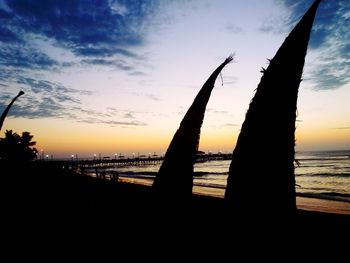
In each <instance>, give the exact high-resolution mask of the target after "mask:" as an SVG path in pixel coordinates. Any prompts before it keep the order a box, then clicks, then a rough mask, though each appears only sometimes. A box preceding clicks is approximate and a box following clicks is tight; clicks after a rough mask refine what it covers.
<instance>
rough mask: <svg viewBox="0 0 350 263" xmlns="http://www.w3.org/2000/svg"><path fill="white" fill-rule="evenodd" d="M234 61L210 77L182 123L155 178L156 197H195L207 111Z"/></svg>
mask: <svg viewBox="0 0 350 263" xmlns="http://www.w3.org/2000/svg"><path fill="white" fill-rule="evenodd" d="M232 60H233V55H231V56H229V57H228V58H226V60H225V61H224V62H223V63H222V64H221V65H220V66H219V67H218V68H217V69H216V70H215V71H214V72H213V73H212V74H211V75H210V77H209V78H208V80H207V81H206V82H205V83H204V85H203V87H202V88H201V90H200V91H199V93H198V94H197V96H196V98H195V99H194V101H193V103H192V105H191V107H190V108H189V109H188V111H187V113H186V114H185V116H184V118H183V119H182V121H181V123H180V127H179V128H178V130H177V131H176V133H175V135H174V137H173V139H172V141H171V143H170V145H169V147H168V149H167V151H166V153H165V156H164V160H163V163H162V165H161V167H160V169H159V171H158V173H157V175H156V177H155V180H154V183H153V188H154V190H155V191H156V193H158V194H162V195H166V196H167V197H170V198H174V199H177V198H185V199H188V198H190V197H191V196H192V184H193V164H194V162H195V159H196V155H197V151H198V144H199V138H200V129H201V126H202V122H203V118H204V114H205V109H206V106H207V103H208V101H209V97H210V94H211V91H212V90H213V88H214V84H215V80H216V78H217V76H218V75H219V73H220V72H221V70H222V69H223V68H224V67H225V66H226V65H227V64H228V63H230V62H231V61H232Z"/></svg>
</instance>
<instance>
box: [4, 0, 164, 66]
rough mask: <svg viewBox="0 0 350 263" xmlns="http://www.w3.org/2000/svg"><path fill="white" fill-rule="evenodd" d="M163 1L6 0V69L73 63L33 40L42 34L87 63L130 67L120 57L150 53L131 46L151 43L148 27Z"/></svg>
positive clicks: (54, 45) (41, 36)
mask: <svg viewBox="0 0 350 263" xmlns="http://www.w3.org/2000/svg"><path fill="white" fill-rule="evenodd" d="M158 7H159V0H135V1H127V0H120V1H116V0H101V1H85V0H76V1H61V0H52V1H46V0H27V1H25V2H23V1H21V0H11V1H10V0H2V1H0V41H1V46H0V58H1V59H0V69H1V67H3V66H4V65H6V66H7V67H8V66H12V67H17V68H25V69H41V70H43V69H46V70H49V69H51V68H52V67H54V66H60V67H64V66H70V65H71V64H69V63H68V64H67V61H61V59H60V57H59V56H58V57H57V56H56V58H53V57H50V54H49V51H50V47H49V48H48V50H44V49H43V48H42V47H41V46H40V45H34V44H33V38H34V39H35V38H41V39H44V42H46V43H45V45H47V46H50V45H51V49H53V48H60V49H63V50H67V51H69V52H71V54H73V55H74V56H75V58H76V59H77V60H82V62H83V63H91V64H95V65H96V64H99V63H100V64H99V65H101V66H111V65H112V66H116V67H118V69H121V70H125V71H130V67H129V66H126V65H125V63H122V62H120V58H121V57H123V58H127V59H131V60H136V61H138V60H144V59H145V58H144V57H143V56H140V55H138V54H136V53H135V52H134V51H131V49H133V48H134V47H137V46H141V45H143V44H144V43H145V40H144V39H145V28H146V27H147V25H148V24H149V23H148V21H149V20H150V19H152V17H153V14H154V13H155V12H157V10H158ZM113 60H114V61H113ZM118 61H119V62H118ZM134 72H140V71H137V70H134Z"/></svg>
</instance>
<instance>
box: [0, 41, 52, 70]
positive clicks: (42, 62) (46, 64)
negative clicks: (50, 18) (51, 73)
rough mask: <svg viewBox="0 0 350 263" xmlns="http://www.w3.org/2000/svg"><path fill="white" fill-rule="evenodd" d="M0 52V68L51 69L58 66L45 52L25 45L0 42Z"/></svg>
mask: <svg viewBox="0 0 350 263" xmlns="http://www.w3.org/2000/svg"><path fill="white" fill-rule="evenodd" d="M0 53H1V56H0V69H1V68H2V67H12V68H19V69H52V68H54V67H56V66H58V63H57V62H56V61H55V60H53V59H51V58H50V57H49V56H47V55H46V54H44V53H42V52H39V51H37V50H35V49H33V48H31V47H27V46H25V45H20V44H19V45H4V44H0Z"/></svg>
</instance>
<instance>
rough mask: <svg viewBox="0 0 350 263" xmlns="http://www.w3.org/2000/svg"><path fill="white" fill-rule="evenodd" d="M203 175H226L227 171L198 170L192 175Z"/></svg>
mask: <svg viewBox="0 0 350 263" xmlns="http://www.w3.org/2000/svg"><path fill="white" fill-rule="evenodd" d="M205 175H228V172H212V171H210V172H202V171H199V172H194V176H198V177H200V176H205Z"/></svg>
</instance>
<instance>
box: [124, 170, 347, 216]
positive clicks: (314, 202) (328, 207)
mask: <svg viewBox="0 0 350 263" xmlns="http://www.w3.org/2000/svg"><path fill="white" fill-rule="evenodd" d="M119 180H120V182H124V183H130V184H139V185H146V186H150V185H151V184H152V179H146V178H130V177H123V176H121V177H120V178H119ZM224 192H225V189H223V188H214V187H209V186H199V185H194V186H193V193H194V194H196V195H202V196H208V197H218V198H223V197H224ZM296 202H297V208H298V209H302V210H307V211H315V212H324V213H331V214H333V213H334V214H342V215H350V203H349V202H346V201H340V200H331V199H325V198H316V197H310V196H304V195H300V194H297V197H296Z"/></svg>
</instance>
